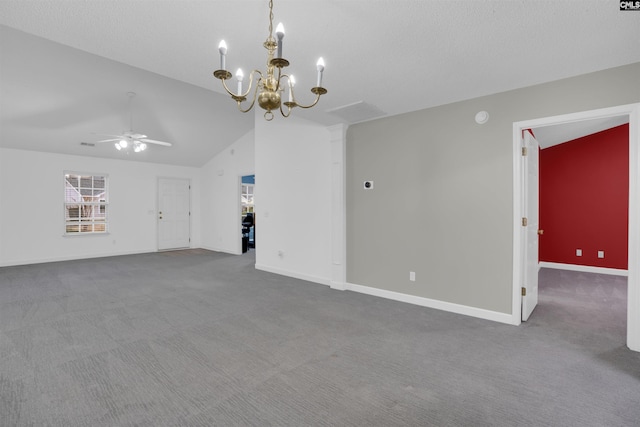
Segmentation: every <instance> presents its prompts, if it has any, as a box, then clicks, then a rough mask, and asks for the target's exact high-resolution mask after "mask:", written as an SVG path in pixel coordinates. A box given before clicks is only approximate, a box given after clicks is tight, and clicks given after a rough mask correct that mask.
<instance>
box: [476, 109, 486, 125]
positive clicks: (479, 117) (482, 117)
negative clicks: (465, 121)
mask: <svg viewBox="0 0 640 427" xmlns="http://www.w3.org/2000/svg"><path fill="white" fill-rule="evenodd" d="M488 121H489V113H487V112H486V111H480V112H478V114H476V123H478V124H479V125H483V124H485V123H487V122H488Z"/></svg>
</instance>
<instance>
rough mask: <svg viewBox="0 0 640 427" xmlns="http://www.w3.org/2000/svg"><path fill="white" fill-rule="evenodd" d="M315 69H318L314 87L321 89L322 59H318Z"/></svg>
mask: <svg viewBox="0 0 640 427" xmlns="http://www.w3.org/2000/svg"><path fill="white" fill-rule="evenodd" d="M316 68H317V69H318V81H317V82H316V83H318V84H317V85H316V86H317V87H322V72H323V71H324V59H322V57H320V59H318V62H317V63H316Z"/></svg>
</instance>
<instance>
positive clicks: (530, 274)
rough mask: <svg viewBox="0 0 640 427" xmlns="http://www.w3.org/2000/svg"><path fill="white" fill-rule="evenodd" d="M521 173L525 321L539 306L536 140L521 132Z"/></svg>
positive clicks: (523, 314) (537, 154)
mask: <svg viewBox="0 0 640 427" xmlns="http://www.w3.org/2000/svg"><path fill="white" fill-rule="evenodd" d="M523 139H524V140H523V147H525V148H526V150H525V151H523V156H522V162H523V165H522V171H523V175H524V176H523V180H522V182H523V186H524V188H523V193H522V194H523V198H522V203H523V206H522V212H523V215H524V217H523V227H522V233H523V235H522V244H523V251H522V253H523V257H524V259H523V267H524V268H523V270H522V271H523V276H524V277H523V280H522V288H523V291H522V294H523V295H522V320H527V319H528V318H529V316H530V315H531V312H532V311H533V309H534V308H535V307H536V304H538V222H539V220H538V157H539V144H538V141H536V139H535V138H534V137H533V135H531V133H529V132H528V131H525V132H524V138H523Z"/></svg>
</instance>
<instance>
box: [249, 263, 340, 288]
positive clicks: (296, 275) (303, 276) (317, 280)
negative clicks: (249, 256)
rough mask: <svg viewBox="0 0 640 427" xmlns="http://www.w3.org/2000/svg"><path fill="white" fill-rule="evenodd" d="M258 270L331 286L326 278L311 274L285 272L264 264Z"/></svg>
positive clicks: (257, 265)
mask: <svg viewBox="0 0 640 427" xmlns="http://www.w3.org/2000/svg"><path fill="white" fill-rule="evenodd" d="M256 270H262V271H267V272H269V273H275V274H279V275H281V276H288V277H293V278H295V279H300V280H306V281H307V282H314V283H320V284H321V285H326V286H329V284H330V283H329V282H330V280H329V279H328V278H325V277H318V276H311V275H309V274H302V273H298V272H297V271H290V270H284V269H280V268H274V267H269V266H267V265H263V264H256Z"/></svg>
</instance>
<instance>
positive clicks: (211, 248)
mask: <svg viewBox="0 0 640 427" xmlns="http://www.w3.org/2000/svg"><path fill="white" fill-rule="evenodd" d="M194 249H196V248H194ZM197 249H206V250H208V251H213V252H220V253H224V254H230V255H242V248H240V252H234V251H230V250H228V249H222V248H216V247H213V246H208V245H202V246H200V247H199V248H197Z"/></svg>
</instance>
